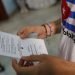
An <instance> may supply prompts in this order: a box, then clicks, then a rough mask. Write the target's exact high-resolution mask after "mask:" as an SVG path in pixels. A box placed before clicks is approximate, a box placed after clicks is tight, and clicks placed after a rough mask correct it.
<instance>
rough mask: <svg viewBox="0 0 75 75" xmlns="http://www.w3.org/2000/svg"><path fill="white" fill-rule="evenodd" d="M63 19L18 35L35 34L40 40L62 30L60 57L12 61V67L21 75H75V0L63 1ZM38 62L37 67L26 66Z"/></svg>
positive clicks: (33, 56) (23, 30) (30, 57)
mask: <svg viewBox="0 0 75 75" xmlns="http://www.w3.org/2000/svg"><path fill="white" fill-rule="evenodd" d="M61 6H62V19H60V20H58V21H55V22H51V23H50V24H49V23H47V24H44V25H41V26H31V27H30V26H29V27H25V28H23V29H21V31H19V32H18V35H19V36H20V37H21V38H23V39H24V38H25V37H27V36H28V35H29V34H30V33H32V32H35V33H37V34H38V38H45V37H47V36H52V35H54V34H56V33H59V32H60V29H61V30H62V31H61V32H62V33H61V34H62V39H61V44H60V50H59V56H57V57H55V56H50V55H32V56H27V57H22V58H21V59H20V61H19V62H17V61H16V60H15V59H13V60H12V66H13V68H14V69H15V71H16V73H17V74H20V75H75V0H62V5H61ZM27 61H30V62H37V61H39V63H38V64H37V65H32V66H28V67H27V66H25V62H27Z"/></svg>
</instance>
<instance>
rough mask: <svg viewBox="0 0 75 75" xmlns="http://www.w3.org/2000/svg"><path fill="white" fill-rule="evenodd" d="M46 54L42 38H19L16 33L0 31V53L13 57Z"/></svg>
mask: <svg viewBox="0 0 75 75" xmlns="http://www.w3.org/2000/svg"><path fill="white" fill-rule="evenodd" d="M40 54H48V52H47V49H46V46H45V43H44V40H42V39H34V38H28V39H24V40H22V39H20V37H19V36H17V35H12V34H9V33H5V32H0V55H3V56H9V57H13V58H21V57H22V56H30V55H40Z"/></svg>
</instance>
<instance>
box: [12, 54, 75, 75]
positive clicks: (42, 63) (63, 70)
mask: <svg viewBox="0 0 75 75" xmlns="http://www.w3.org/2000/svg"><path fill="white" fill-rule="evenodd" d="M37 61H38V62H39V63H38V64H37V65H32V66H28V67H27V66H25V62H37ZM12 66H13V68H14V69H15V71H16V73H17V74H19V75H74V74H73V73H72V72H73V69H72V64H70V63H68V62H67V61H64V60H62V59H59V58H57V57H52V56H48V55H35V56H29V57H22V58H21V60H20V62H19V63H17V61H16V60H13V61H12ZM70 67H71V69H72V72H71V71H70ZM74 72H75V71H74Z"/></svg>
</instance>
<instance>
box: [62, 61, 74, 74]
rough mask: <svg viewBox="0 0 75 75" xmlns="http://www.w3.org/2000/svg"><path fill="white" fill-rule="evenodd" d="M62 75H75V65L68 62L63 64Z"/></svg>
mask: <svg viewBox="0 0 75 75" xmlns="http://www.w3.org/2000/svg"><path fill="white" fill-rule="evenodd" d="M62 66H63V69H62V75H75V63H73V62H66V63H63V64H62Z"/></svg>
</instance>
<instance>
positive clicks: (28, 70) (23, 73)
mask: <svg viewBox="0 0 75 75" xmlns="http://www.w3.org/2000/svg"><path fill="white" fill-rule="evenodd" d="M12 66H13V68H14V69H15V71H16V73H17V75H34V70H35V69H36V68H37V67H35V66H29V67H25V66H24V67H22V66H20V65H19V64H18V63H17V61H16V60H15V59H13V60H12Z"/></svg>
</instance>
